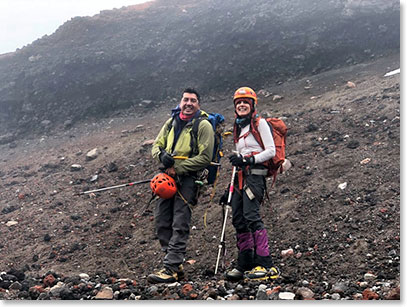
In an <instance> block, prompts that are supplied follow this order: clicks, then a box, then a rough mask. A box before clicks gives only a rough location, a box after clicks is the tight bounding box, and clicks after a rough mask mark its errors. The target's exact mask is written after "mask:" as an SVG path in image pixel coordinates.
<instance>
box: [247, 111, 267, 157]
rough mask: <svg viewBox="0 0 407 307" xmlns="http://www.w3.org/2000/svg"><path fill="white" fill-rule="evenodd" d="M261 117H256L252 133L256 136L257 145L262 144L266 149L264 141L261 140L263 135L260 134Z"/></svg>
mask: <svg viewBox="0 0 407 307" xmlns="http://www.w3.org/2000/svg"><path fill="white" fill-rule="evenodd" d="M260 119H261V117H260V116H256V117H255V118H254V119H253V120H252V121H251V123H250V132H251V133H252V135H253V136H254V138H255V139H256V141H257V143H259V144H260V146H261V147H262V148H263V149H264V144H263V140H262V139H261V135H260V132H259V123H260Z"/></svg>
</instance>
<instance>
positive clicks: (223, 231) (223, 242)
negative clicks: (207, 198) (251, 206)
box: [215, 166, 236, 275]
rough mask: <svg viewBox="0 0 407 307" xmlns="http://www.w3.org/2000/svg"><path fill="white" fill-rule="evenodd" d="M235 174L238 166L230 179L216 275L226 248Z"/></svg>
mask: <svg viewBox="0 0 407 307" xmlns="http://www.w3.org/2000/svg"><path fill="white" fill-rule="evenodd" d="M235 174H236V166H234V167H233V170H232V179H231V180H230V186H229V195H228V202H227V204H226V206H225V216H224V219H223V224H222V234H221V236H220V244H219V250H218V258H217V259H216V266H215V275H216V273H217V272H218V267H219V260H220V254H221V252H222V249H223V250H225V248H226V246H225V229H226V220H227V218H228V211H229V210H230V209H231V206H230V202H231V200H232V194H233V189H234V181H235Z"/></svg>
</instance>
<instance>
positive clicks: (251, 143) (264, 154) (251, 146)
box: [236, 118, 276, 164]
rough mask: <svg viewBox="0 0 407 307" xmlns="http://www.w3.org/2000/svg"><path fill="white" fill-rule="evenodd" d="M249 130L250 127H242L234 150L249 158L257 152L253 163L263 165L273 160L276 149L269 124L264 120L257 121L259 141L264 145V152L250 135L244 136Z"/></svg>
mask: <svg viewBox="0 0 407 307" xmlns="http://www.w3.org/2000/svg"><path fill="white" fill-rule="evenodd" d="M249 129H250V125H247V126H246V127H244V128H243V129H242V130H241V132H240V136H239V141H238V142H237V143H236V150H237V151H238V152H239V153H240V154H241V155H242V156H243V157H245V156H251V155H252V153H253V152H258V154H256V155H255V156H254V161H255V163H256V164H257V163H263V162H265V161H267V160H270V159H271V158H273V157H274V156H275V154H276V147H275V145H274V140H273V136H272V134H271V130H270V127H269V124H268V123H267V122H266V120H265V119H264V118H261V119H260V121H259V127H258V131H259V134H260V136H261V140H262V141H263V144H264V147H265V148H264V150H263V148H262V147H261V145H260V144H259V143H257V141H256V139H255V138H254V136H253V134H252V133H249V134H248V135H247V136H246V137H242V136H244V135H245V134H246V133H247V132H248V131H249Z"/></svg>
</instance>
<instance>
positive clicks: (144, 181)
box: [78, 179, 151, 195]
mask: <svg viewBox="0 0 407 307" xmlns="http://www.w3.org/2000/svg"><path fill="white" fill-rule="evenodd" d="M150 181H151V179H145V180H140V181H134V182H129V183H123V184H119V185H114V186H111V187H105V188H100V189H96V190H91V191H85V192H80V193H78V195H85V194H89V193H94V192H101V191H107V190H112V189H118V188H123V187H131V186H133V185H138V184H142V183H148V182H150Z"/></svg>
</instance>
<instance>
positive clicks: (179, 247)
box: [155, 176, 197, 270]
mask: <svg viewBox="0 0 407 307" xmlns="http://www.w3.org/2000/svg"><path fill="white" fill-rule="evenodd" d="M177 188H178V191H179V193H181V195H182V196H183V197H184V199H185V200H186V201H187V202H188V204H189V205H188V204H186V203H185V201H184V200H183V199H182V198H181V196H180V195H179V194H178V192H177V193H176V194H175V196H174V197H173V198H171V199H160V200H159V201H158V202H157V205H156V209H155V226H156V232H157V237H158V240H159V241H160V244H161V247H162V250H163V251H164V252H165V253H166V255H165V257H164V261H163V262H164V267H166V268H170V269H173V270H176V269H177V268H178V266H179V265H180V264H181V263H183V261H184V258H185V253H186V247H187V241H188V238H189V232H190V224H191V208H190V205H195V204H196V202H197V199H196V196H197V195H196V194H197V186H196V184H195V179H194V177H190V176H180V184H179V185H178V186H177Z"/></svg>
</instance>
